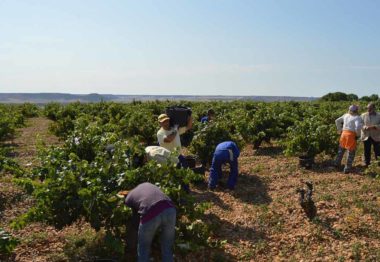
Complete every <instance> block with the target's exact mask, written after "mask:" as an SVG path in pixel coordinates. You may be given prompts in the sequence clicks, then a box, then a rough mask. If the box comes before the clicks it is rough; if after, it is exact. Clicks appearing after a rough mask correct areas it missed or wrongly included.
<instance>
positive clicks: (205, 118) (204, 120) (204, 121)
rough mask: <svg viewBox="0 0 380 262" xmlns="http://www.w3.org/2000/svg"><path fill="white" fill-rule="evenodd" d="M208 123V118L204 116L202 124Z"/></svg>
mask: <svg viewBox="0 0 380 262" xmlns="http://www.w3.org/2000/svg"><path fill="white" fill-rule="evenodd" d="M206 122H208V116H204V117H202V118H201V123H202V124H204V123H206Z"/></svg>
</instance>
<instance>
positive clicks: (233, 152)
mask: <svg viewBox="0 0 380 262" xmlns="http://www.w3.org/2000/svg"><path fill="white" fill-rule="evenodd" d="M239 155H240V151H239V148H238V147H237V145H236V144H235V143H234V142H232V141H226V142H222V143H220V144H219V145H217V147H216V149H215V152H214V156H213V158H212V164H211V168H210V176H209V181H208V187H209V188H210V189H215V187H216V185H217V184H218V179H219V178H221V177H222V165H223V164H227V163H229V164H230V176H229V177H228V182H227V186H228V189H231V190H233V189H234V188H235V185H236V181H237V176H238V157H239Z"/></svg>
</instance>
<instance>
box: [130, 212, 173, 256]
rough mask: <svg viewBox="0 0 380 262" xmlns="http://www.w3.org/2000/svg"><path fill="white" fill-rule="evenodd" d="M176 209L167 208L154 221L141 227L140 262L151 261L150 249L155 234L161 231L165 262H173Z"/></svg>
mask: <svg viewBox="0 0 380 262" xmlns="http://www.w3.org/2000/svg"><path fill="white" fill-rule="evenodd" d="M175 222H176V209H175V208H167V209H165V210H164V211H162V212H161V213H160V214H159V215H157V216H156V217H155V218H153V219H152V220H150V221H148V222H146V223H144V224H140V225H139V233H138V244H137V254H138V261H139V262H146V261H149V255H150V248H151V245H152V240H153V237H154V235H155V233H156V232H157V231H158V230H159V229H161V233H160V242H161V254H162V261H163V262H172V261H173V244H174V237H175Z"/></svg>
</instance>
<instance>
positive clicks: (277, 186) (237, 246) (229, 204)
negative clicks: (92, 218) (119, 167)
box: [0, 118, 380, 262]
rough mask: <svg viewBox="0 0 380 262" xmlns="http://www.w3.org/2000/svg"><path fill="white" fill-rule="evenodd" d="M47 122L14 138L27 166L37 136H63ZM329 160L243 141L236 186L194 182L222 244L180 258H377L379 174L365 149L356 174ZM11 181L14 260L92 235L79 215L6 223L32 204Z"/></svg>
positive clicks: (6, 208)
mask: <svg viewBox="0 0 380 262" xmlns="http://www.w3.org/2000/svg"><path fill="white" fill-rule="evenodd" d="M49 122H50V121H49V120H46V119H44V118H34V119H31V120H30V121H29V122H28V126H27V127H26V128H23V129H21V130H20V131H19V135H18V137H17V138H16V139H14V140H13V141H11V142H10V143H13V145H14V148H15V159H16V160H17V161H18V162H19V163H20V164H21V165H22V166H23V167H26V168H30V167H32V166H33V165H35V164H36V163H37V162H36V161H37V160H36V141H37V140H38V139H41V140H42V141H44V142H45V143H46V145H50V144H58V143H59V141H58V139H57V138H56V137H54V136H53V135H51V134H49V132H48V125H49ZM330 161H331V159H329V158H328V157H325V156H321V157H318V158H317V159H316V164H315V165H314V167H313V168H312V169H311V170H306V169H303V168H300V167H299V166H298V159H296V158H289V157H284V156H283V154H282V151H281V149H280V148H278V147H276V146H272V145H269V144H266V145H263V147H262V148H260V149H258V150H253V149H252V147H250V146H248V147H246V148H245V149H244V150H243V151H242V154H241V156H240V158H239V167H240V168H239V172H240V174H239V178H238V184H237V187H236V189H235V190H234V191H227V190H226V189H224V187H223V183H226V179H227V177H228V170H227V169H226V172H225V174H224V177H223V178H222V181H221V182H222V184H221V186H220V187H219V188H217V190H215V191H208V190H207V188H206V186H205V185H198V186H194V187H192V194H194V196H195V197H196V198H197V199H198V200H199V201H206V202H210V203H211V208H210V209H209V210H208V211H207V215H206V217H205V219H204V220H205V221H206V222H207V223H209V224H210V226H211V228H212V230H213V234H212V236H211V238H212V240H214V241H213V242H214V243H218V246H217V247H215V248H209V249H204V250H198V251H196V252H192V253H191V254H188V255H186V256H181V255H180V254H177V255H176V257H177V260H178V261H198V262H199V261H380V181H379V180H378V179H377V180H376V179H374V178H372V177H369V176H366V175H364V173H363V171H364V167H362V165H361V162H362V161H361V157H360V151H359V153H358V156H357V157H356V162H355V169H354V172H353V173H350V174H343V173H342V172H341V171H339V170H336V169H334V168H333V167H331V163H330ZM206 176H207V173H206ZM205 179H206V177H205ZM11 180H12V178H11V176H10V175H6V174H5V175H3V176H1V177H0V200H2V204H1V205H0V211H1V213H0V218H1V219H0V221H1V222H0V227H3V228H5V229H6V230H8V231H10V232H11V233H12V234H13V235H14V236H16V237H18V238H19V239H20V240H21V243H20V244H19V245H18V247H17V248H16V249H15V251H14V254H13V256H11V257H10V258H9V260H10V261H68V259H67V256H66V255H65V254H66V253H67V250H66V251H65V249H67V245H68V243H71V242H72V239H75V237H78V236H80V235H82V236H85V237H88V238H91V237H93V236H94V234H95V233H94V232H93V230H92V229H91V228H89V226H88V225H87V224H86V223H83V222H80V221H79V222H78V223H76V224H74V225H72V226H70V227H67V228H64V229H62V230H57V229H55V228H53V227H51V226H47V225H44V224H41V223H34V224H31V225H28V226H27V227H26V228H24V229H23V230H18V231H16V230H11V229H10V228H9V222H11V221H12V220H13V219H14V218H16V217H17V216H19V215H21V214H22V213H24V212H25V211H26V210H27V209H28V208H29V207H30V206H31V205H32V204H33V199H30V197H28V196H27V195H26V194H25V193H24V192H23V191H22V190H21V189H20V188H18V187H17V186H15V185H14V184H13V183H12V181H11ZM305 181H312V182H313V185H314V195H313V199H314V202H315V205H316V208H317V217H316V218H315V219H313V220H309V219H308V218H307V217H306V215H305V213H304V211H303V210H302V208H301V206H300V204H299V201H298V197H299V194H298V193H296V190H297V188H300V187H304V182H305ZM70 241H71V242H70ZM79 248H80V247H78V249H79ZM65 252H66V253H65ZM73 252H75V249H74V251H73ZM78 252H79V251H78ZM78 261H81V260H78Z"/></svg>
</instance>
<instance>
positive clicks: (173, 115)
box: [166, 106, 192, 127]
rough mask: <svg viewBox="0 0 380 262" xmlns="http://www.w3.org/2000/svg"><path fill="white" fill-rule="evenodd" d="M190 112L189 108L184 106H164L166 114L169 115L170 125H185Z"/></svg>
mask: <svg viewBox="0 0 380 262" xmlns="http://www.w3.org/2000/svg"><path fill="white" fill-rule="evenodd" d="M191 113H192V112H191V109H190V108H188V107H184V106H171V107H167V108H166V114H167V115H168V116H169V117H170V125H171V126H174V125H178V126H179V127H184V126H187V120H188V119H189V117H190V116H191Z"/></svg>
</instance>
